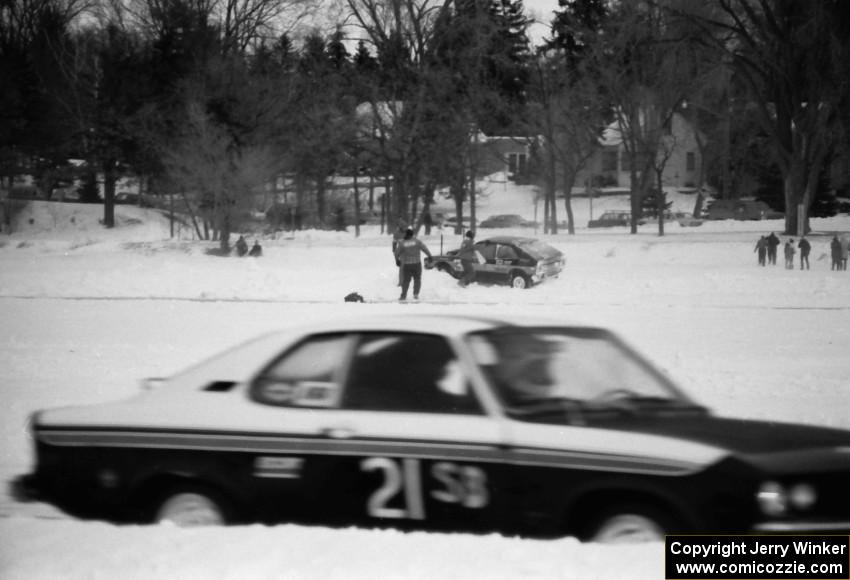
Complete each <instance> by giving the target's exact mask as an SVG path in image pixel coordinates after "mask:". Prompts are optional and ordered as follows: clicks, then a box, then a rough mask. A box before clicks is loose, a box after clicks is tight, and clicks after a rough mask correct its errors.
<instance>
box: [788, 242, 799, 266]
mask: <svg viewBox="0 0 850 580" xmlns="http://www.w3.org/2000/svg"><path fill="white" fill-rule="evenodd" d="M796 253H797V250H795V249H794V238H790V239H789V240H788V241H787V242H785V269H786V270H793V269H794V254H796Z"/></svg>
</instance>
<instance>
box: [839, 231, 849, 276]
mask: <svg viewBox="0 0 850 580" xmlns="http://www.w3.org/2000/svg"><path fill="white" fill-rule="evenodd" d="M840 244H841V268H840V269H841V270H846V269H847V259H848V258H850V238H848V237H847V235H846V234H845V235H843V236H841V242H840Z"/></svg>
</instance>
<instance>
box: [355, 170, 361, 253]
mask: <svg viewBox="0 0 850 580" xmlns="http://www.w3.org/2000/svg"><path fill="white" fill-rule="evenodd" d="M354 237H355V238H359V237H360V187H359V185H358V184H357V168H356V167H355V168H354Z"/></svg>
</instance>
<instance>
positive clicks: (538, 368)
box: [468, 327, 694, 412]
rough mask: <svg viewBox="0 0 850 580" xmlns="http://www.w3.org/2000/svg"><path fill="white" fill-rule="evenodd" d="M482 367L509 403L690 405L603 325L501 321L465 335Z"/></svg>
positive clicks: (514, 406)
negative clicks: (495, 326)
mask: <svg viewBox="0 0 850 580" xmlns="http://www.w3.org/2000/svg"><path fill="white" fill-rule="evenodd" d="M468 344H469V346H470V349H471V351H472V352H473V355H474V357H475V360H476V362H477V363H478V365H479V366H480V367H481V369H482V371H483V373H484V375H485V376H486V377H487V378H488V379H489V381H490V382H491V383H492V386H493V388H494V390H495V391H496V393H497V394H498V396H499V398H500V399H501V401H502V403H503V404H504V405H505V406H506V408H507V409H508V410H509V411H511V410H513V411H519V412H523V409H527V408H537V409H541V408H542V409H545V408H546V405H547V404H550V405H551V406H559V407H561V408H563V407H564V406H569V407H571V408H575V409H580V410H582V411H594V410H605V411H609V410H611V409H626V408H627V409H628V410H636V409H640V410H642V409H658V408H665V409H670V408H671V407H692V406H694V403H693V402H692V401H690V400H689V399H688V398H687V397H686V396H685V395H684V394H683V393H682V392H681V391H679V390H678V389H677V388H676V387H675V386H674V385H673V384H672V383H671V382H670V381H669V380H668V379H667V378H666V377H665V376H664V375H663V374H661V373H660V372H658V371H657V370H656V369H655V368H653V367H652V366H651V365H649V363H647V362H646V361H645V360H644V359H643V358H641V357H640V356H639V355H638V354H637V353H635V352H634V351H632V350H631V349H629V348H628V347H627V346H626V345H625V344H623V343H622V342H621V341H620V340H619V339H617V338H616V337H615V336H614V335H613V334H611V333H610V332H608V331H605V330H601V329H594V328H569V327H555V328H544V327H541V328H529V327H522V328H518V327H504V328H499V329H496V330H488V331H485V332H479V333H475V334H471V335H469V336H468Z"/></svg>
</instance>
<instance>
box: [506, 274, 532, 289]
mask: <svg viewBox="0 0 850 580" xmlns="http://www.w3.org/2000/svg"><path fill="white" fill-rule="evenodd" d="M511 288H518V289H520V290H522V289H525V288H531V279H530V278H529V277H528V276H526V275H525V274H522V273H520V272H514V273H512V274H511Z"/></svg>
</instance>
